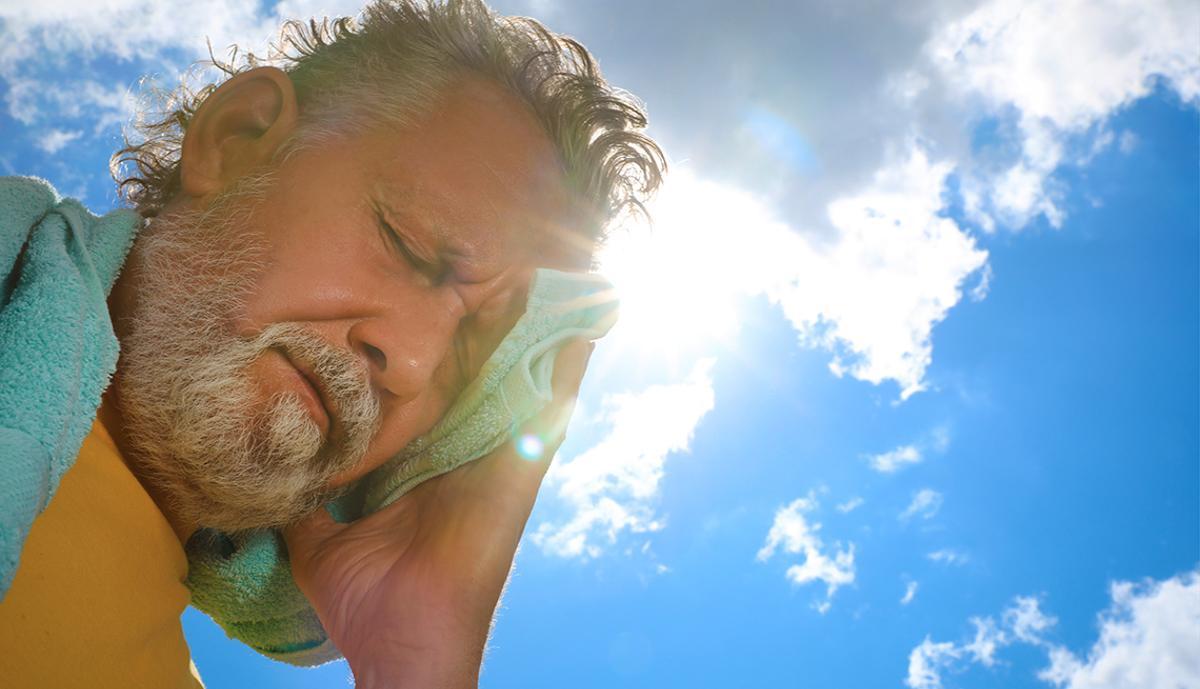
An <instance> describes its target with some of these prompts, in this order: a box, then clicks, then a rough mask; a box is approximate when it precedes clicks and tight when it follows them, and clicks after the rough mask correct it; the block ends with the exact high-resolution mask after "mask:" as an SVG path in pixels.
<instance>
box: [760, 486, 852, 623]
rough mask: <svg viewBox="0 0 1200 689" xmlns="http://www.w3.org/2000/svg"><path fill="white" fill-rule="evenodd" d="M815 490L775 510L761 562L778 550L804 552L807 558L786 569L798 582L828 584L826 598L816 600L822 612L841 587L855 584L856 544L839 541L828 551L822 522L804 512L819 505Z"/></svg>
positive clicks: (819, 610) (816, 604)
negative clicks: (822, 537)
mask: <svg viewBox="0 0 1200 689" xmlns="http://www.w3.org/2000/svg"><path fill="white" fill-rule="evenodd" d="M817 504H818V503H817V499H816V494H815V493H814V492H809V494H808V496H806V497H803V498H797V499H795V500H793V501H792V502H790V503H789V504H788V505H786V506H785V507H781V508H780V509H779V510H778V511H777V512H776V513H775V521H774V522H773V523H772V524H771V530H770V531H769V532H768V533H767V540H766V543H764V544H763V546H762V548H760V549H759V551H758V555H757V559H758V560H759V562H765V561H767V560H769V559H770V558H771V557H772V556H773V555H774V554H775V551H776V550H780V551H781V552H784V553H788V554H798V555H803V557H804V561H803V562H801V563H799V564H795V565H792V566H790V567H788V569H787V574H786V576H787V578H788V579H789V580H790V581H791V582H792V583H794V584H796V585H798V586H799V585H803V584H807V583H809V582H813V581H821V582H824V583H825V599H824V600H822V601H817V602H815V603H814V608H816V610H817V611H818V612H820V613H821V614H825V613H826V612H828V610H829V607H830V605H831V602H832V600H833V594H834V593H835V592H836V591H837V590H838V589H839V588H841V587H842V586H845V585H847V584H852V583H854V577H855V569H854V544H853V543H851V544H849V546H848V547H847V548H842V547H841V544H840V543H839V544H836V545H835V546H834V548H833V549H831V550H828V551H827V550H826V549H825V544H824V542H823V541H822V540H821V537H820V536H819V535H818V532H819V531H820V530H821V524H820V523H818V522H809V521H808V519H807V518H805V516H804V515H805V513H808V512H811V511H813V510H815V509H816V508H817Z"/></svg>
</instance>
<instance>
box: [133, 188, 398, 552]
mask: <svg viewBox="0 0 1200 689" xmlns="http://www.w3.org/2000/svg"><path fill="white" fill-rule="evenodd" d="M271 181H272V179H271V177H270V175H269V174H264V175H257V176H255V177H252V178H249V179H247V180H244V181H243V182H241V183H239V184H238V185H237V186H236V187H235V188H234V189H231V190H230V191H228V192H225V193H223V194H222V195H221V196H220V197H218V198H217V199H215V200H214V201H213V202H212V204H210V206H209V207H208V208H207V209H205V210H203V211H185V212H179V213H174V214H172V215H170V216H169V217H159V218H157V219H156V220H155V221H154V222H153V224H152V225H151V226H150V227H148V228H146V230H144V231H143V233H142V234H143V235H144V236H139V237H138V239H137V241H136V243H135V245H134V248H133V252H134V254H135V255H136V256H137V258H138V259H139V262H138V265H139V268H140V272H139V275H138V276H137V277H138V279H139V280H140V283H139V292H138V295H137V297H136V303H135V305H134V306H133V308H132V313H131V314H130V316H131V317H130V318H129V320H128V321H123V325H125V328H124V330H125V332H124V333H123V335H122V338H121V358H120V364H119V365H118V368H117V372H118V373H117V377H116V379H115V381H114V386H115V391H116V393H117V400H118V404H119V407H120V411H121V415H122V418H123V423H124V427H123V431H124V433H125V436H126V438H127V439H128V441H129V445H130V448H129V453H128V454H129V455H130V456H129V457H128V459H129V461H130V463H131V464H132V465H133V466H134V467H135V469H136V470H138V471H139V473H140V474H141V475H142V477H143V478H144V479H146V480H148V481H150V482H151V483H152V484H153V485H154V486H155V487H156V488H158V490H159V493H160V498H161V499H165V500H167V501H168V502H169V507H170V509H171V510H172V511H173V512H174V515H175V516H176V518H177V519H178V520H180V521H182V522H183V523H186V524H194V525H198V526H202V527H211V528H217V529H223V530H228V531H232V530H238V529H246V528H256V527H276V526H283V525H286V524H289V523H292V522H295V521H296V520H298V519H300V518H301V517H303V516H305V515H306V514H308V513H310V512H312V511H313V510H315V509H316V508H318V507H319V506H320V505H322V504H323V503H325V502H327V501H328V500H330V499H332V498H333V497H335V496H336V495H337V494H339V493H340V492H342V491H340V490H336V489H332V490H331V489H329V488H328V483H329V480H330V479H331V478H332V477H333V476H334V475H336V474H338V473H341V472H343V471H345V470H347V469H349V468H351V467H353V466H355V465H357V464H358V463H359V461H360V460H361V459H362V457H363V455H364V454H365V452H366V450H367V446H368V444H369V443H370V441H371V438H372V437H373V436H374V435H375V431H376V429H377V428H378V424H379V413H380V412H379V403H378V400H377V399H376V398H375V395H374V393H373V392H372V390H371V386H370V383H369V380H368V378H367V372H366V369H365V367H364V365H363V364H362V362H361V361H360V360H359V359H358V357H357V356H355V355H354V354H353V353H351V352H349V351H347V350H344V349H338V348H336V347H333V346H331V345H330V344H328V343H327V342H326V341H324V340H323V339H321V338H320V337H318V336H317V335H315V334H313V333H311V332H308V331H307V330H305V329H304V327H303V326H301V325H299V324H295V323H275V324H271V325H269V326H267V327H266V328H264V329H263V330H262V332H260V333H259V334H258V335H257V336H256V337H254V338H252V339H246V338H239V337H237V336H235V335H233V334H232V331H231V330H232V329H231V322H232V317H233V315H234V314H236V313H238V312H239V311H240V310H241V308H242V307H243V305H244V300H245V297H246V295H247V294H248V293H249V292H250V290H251V289H252V287H253V285H254V282H255V279H256V277H257V276H258V275H259V274H260V273H261V272H262V270H263V267H264V265H265V259H266V258H267V257H266V256H265V255H264V254H265V253H266V251H265V245H264V242H263V240H262V239H260V238H258V237H257V236H254V233H253V232H252V231H251V230H249V227H250V225H249V223H248V220H249V219H250V218H251V217H252V216H253V214H254V212H255V210H256V208H257V206H258V205H259V199H261V197H262V194H263V193H264V192H265V189H266V188H267V187H269V185H270V184H271ZM271 348H280V349H282V350H284V351H286V352H287V353H288V356H289V357H291V358H292V359H293V360H299V361H303V362H306V363H308V364H309V366H311V368H312V371H313V374H314V376H315V377H317V378H318V379H320V380H321V381H322V383H323V385H324V388H325V393H326V395H327V396H328V397H329V399H330V400H331V402H332V404H331V407H332V408H335V409H337V410H338V414H337V418H336V419H333V418H331V419H330V429H331V433H330V437H329V439H328V440H327V441H325V442H323V441H322V433H321V429H320V427H319V426H318V425H317V424H316V423H315V422H314V421H313V419H312V418H311V417H310V416H309V413H308V412H307V410H306V408H305V405H304V402H303V401H302V400H301V399H300V397H299V396H298V395H296V394H293V393H277V394H275V395H273V396H272V397H271V398H270V399H269V400H267V401H266V402H265V403H264V402H263V401H262V399H261V393H259V392H258V388H257V386H256V385H255V383H254V381H253V380H252V379H251V378H250V376H249V375H248V367H249V366H250V364H251V363H253V362H254V361H255V360H256V359H257V358H258V357H259V356H261V355H262V354H263V353H265V352H266V351H267V350H268V349H271Z"/></svg>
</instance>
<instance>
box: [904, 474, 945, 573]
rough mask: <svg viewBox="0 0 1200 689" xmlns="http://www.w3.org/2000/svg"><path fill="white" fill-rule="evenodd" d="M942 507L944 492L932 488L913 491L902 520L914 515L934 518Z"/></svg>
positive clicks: (922, 517)
mask: <svg viewBox="0 0 1200 689" xmlns="http://www.w3.org/2000/svg"><path fill="white" fill-rule="evenodd" d="M940 509H942V494H941V493H939V492H937V491H936V490H934V489H932V488H922V489H921V490H919V491H917V492H915V493H913V496H912V500H911V501H910V502H909V503H908V507H905V508H904V511H903V512H901V513H900V520H901V521H908V520H910V519H912V518H913V517H920V518H921V519H932V518H933V516H934V515H936V514H937V513H938V510H940ZM931 557H932V555H931Z"/></svg>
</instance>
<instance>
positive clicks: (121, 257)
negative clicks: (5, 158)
mask: <svg viewBox="0 0 1200 689" xmlns="http://www.w3.org/2000/svg"><path fill="white" fill-rule="evenodd" d="M141 225H142V221H141V218H139V217H138V215H137V213H135V212H133V211H131V210H117V211H113V212H112V213H109V214H107V215H104V216H102V217H97V216H95V215H92V214H91V213H89V212H88V211H87V209H85V208H84V207H83V206H81V205H80V204H79V202H78V201H75V200H72V199H60V198H59V196H58V194H57V192H55V191H54V188H53V187H51V186H50V185H49V184H47V183H46V182H44V181H42V180H40V179H36V178H33V177H0V599H3V597H4V595H5V594H6V593H7V592H8V589H9V587H10V586H11V585H12V579H13V575H14V574H15V573H16V570H17V564H18V562H19V561H20V556H21V549H22V548H23V547H24V545H25V539H26V538H27V537H28V536H29V528H30V526H31V525H32V524H33V520H34V519H35V518H36V517H37V516H38V515H39V514H41V513H42V510H44V509H46V505H47V504H48V503H49V502H50V499H51V498H52V497H53V496H54V491H55V490H56V489H57V488H58V484H59V481H60V480H61V479H62V476H63V474H64V473H66V471H67V469H70V468H71V466H73V465H74V464H75V457H76V456H77V455H78V454H79V448H80V446H81V445H82V444H83V439H84V437H85V436H87V434H88V431H89V430H90V429H91V427H92V422H93V421H94V420H95V418H96V410H97V408H99V406H100V395H101V393H103V392H104V389H105V388H106V387H108V381H109V377H110V376H111V375H112V373H113V371H114V370H115V369H116V367H117V338H116V335H114V334H113V329H112V321H111V319H110V318H109V315H108V304H107V296H108V292H109V290H110V289H112V285H113V282H114V281H115V280H116V277H117V273H118V272H119V271H120V269H121V265H122V264H123V263H124V262H125V255H126V254H127V253H128V251H129V247H130V246H131V245H132V244H133V238H134V235H135V234H137V230H138V228H140V227H141Z"/></svg>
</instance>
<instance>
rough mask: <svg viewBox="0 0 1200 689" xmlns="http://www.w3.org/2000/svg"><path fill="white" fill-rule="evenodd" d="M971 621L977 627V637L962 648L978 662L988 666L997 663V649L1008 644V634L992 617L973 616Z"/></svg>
mask: <svg viewBox="0 0 1200 689" xmlns="http://www.w3.org/2000/svg"><path fill="white" fill-rule="evenodd" d="M969 621H970V623H971V625H972V626H974V627H975V637H974V638H973V639H971V642H970V643H968V644H965V645H964V646H963V647H962V649H963V650H964V651H966V652H968V653H970V654H971V658H973V659H974V660H975V662H977V663H980V664H982V665H985V666H987V667H991V666H992V665H995V664H996V649H998V648H1000V647H1002V646H1006V645H1008V634H1006V633H1005V632H1004V630H1003V629H1000V628H998V627H997V626H996V621H995V620H993V619H992V618H990V617H972V618H971V619H970V620H969Z"/></svg>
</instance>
